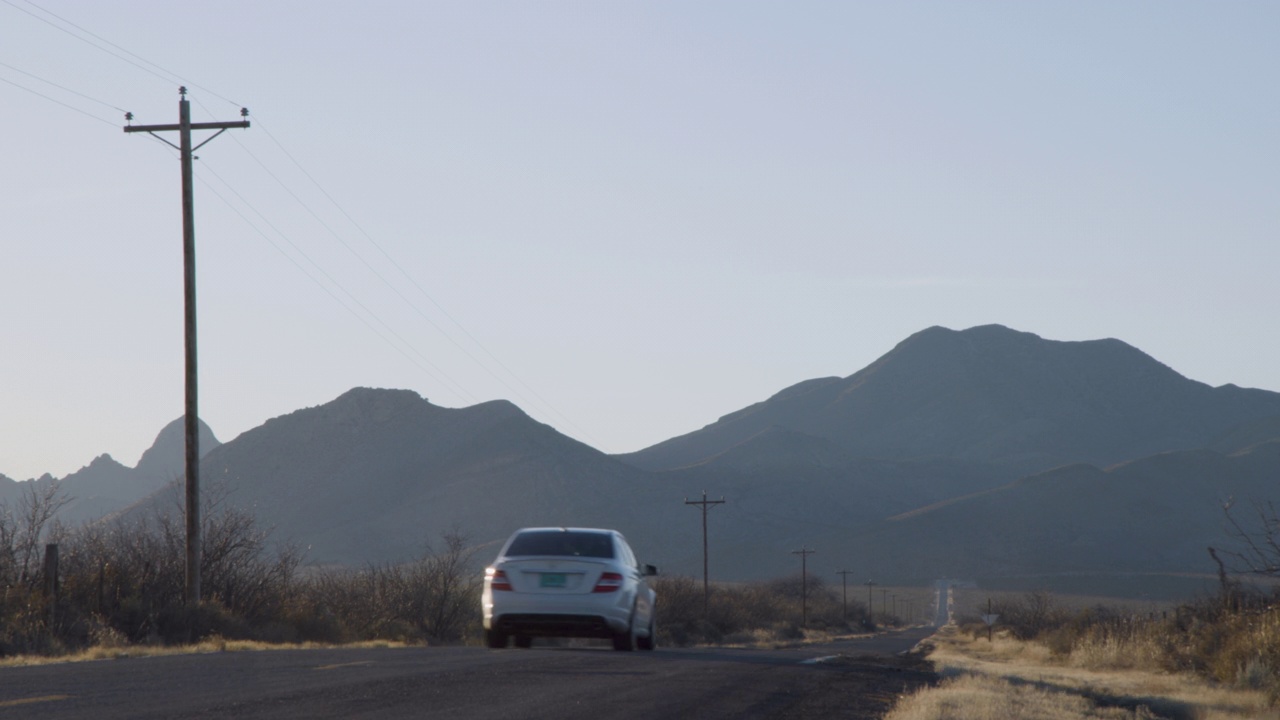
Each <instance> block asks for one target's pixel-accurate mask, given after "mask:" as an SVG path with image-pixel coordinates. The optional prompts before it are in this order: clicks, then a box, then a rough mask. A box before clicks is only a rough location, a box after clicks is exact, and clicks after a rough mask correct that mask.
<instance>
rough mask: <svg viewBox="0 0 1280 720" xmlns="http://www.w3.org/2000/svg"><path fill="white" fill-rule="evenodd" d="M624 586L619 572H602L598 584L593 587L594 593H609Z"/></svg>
mask: <svg viewBox="0 0 1280 720" xmlns="http://www.w3.org/2000/svg"><path fill="white" fill-rule="evenodd" d="M621 588H622V576H621V575H619V574H618V573H611V572H607V573H601V575H600V580H599V581H597V582H596V586H595V587H594V588H592V589H591V592H593V593H607V592H613V591H615V590H619V589H621Z"/></svg>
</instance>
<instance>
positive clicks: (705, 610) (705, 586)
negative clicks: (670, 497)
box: [684, 490, 724, 619]
mask: <svg viewBox="0 0 1280 720" xmlns="http://www.w3.org/2000/svg"><path fill="white" fill-rule="evenodd" d="M684 504H685V505H698V506H700V507H701V508H702V617H703V618H704V619H706V618H707V617H708V616H709V615H710V608H711V584H710V573H708V572H707V511H708V510H710V509H711V508H712V507H714V506H716V505H723V504H724V496H721V497H720V499H719V500H708V499H707V491H706V490H703V491H702V499H701V500H690V499H689V498H685V499H684Z"/></svg>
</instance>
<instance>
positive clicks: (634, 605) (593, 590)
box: [480, 528, 658, 650]
mask: <svg viewBox="0 0 1280 720" xmlns="http://www.w3.org/2000/svg"><path fill="white" fill-rule="evenodd" d="M657 574H658V571H657V569H656V568H654V567H653V566H652V565H640V564H639V563H638V562H636V557H635V554H634V553H633V552H632V551H631V547H630V546H629V545H627V541H626V539H625V538H623V537H622V534H621V533H619V532H617V531H616V530H601V529H595V528H525V529H523V530H517V531H516V533H515V534H514V535H512V536H511V538H510V539H509V540H507V542H506V544H505V545H503V546H502V551H501V552H499V553H498V558H497V559H496V560H494V561H493V564H492V565H490V566H489V567H487V568H485V571H484V594H483V595H482V596H481V600H480V603H481V607H482V609H483V611H484V635H485V643H486V644H487V645H488V646H489V647H491V648H501V647H506V645H507V640H508V639H510V638H514V639H515V644H516V647H522V648H527V647H529V646H530V645H531V644H532V642H533V638H534V637H587V638H607V639H609V640H612V641H613V647H614V649H615V650H633V649H636V648H639V649H641V650H652V649H654V647H656V646H657V629H658V625H657V612H656V609H655V603H656V597H655V596H654V592H653V589H652V588H650V587H649V583H648V581H647V579H648V578H649V577H650V576H653V575H657Z"/></svg>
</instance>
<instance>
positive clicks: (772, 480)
mask: <svg viewBox="0 0 1280 720" xmlns="http://www.w3.org/2000/svg"><path fill="white" fill-rule="evenodd" d="M174 427H175V426H174V425H171V426H169V427H168V428H166V429H165V431H163V432H162V433H161V436H160V438H158V439H157V443H156V446H155V447H153V448H152V450H149V451H148V453H147V454H146V455H144V457H143V459H142V461H140V462H139V464H138V466H137V467H135V468H132V469H130V468H125V467H124V466H121V465H120V464H119V463H116V462H115V461H113V460H111V459H110V458H109V457H107V456H103V457H100V458H98V459H96V460H95V461H94V462H93V463H91V464H90V465H89V466H88V467H86V468H84V469H82V470H81V471H79V472H78V473H76V474H73V475H72V476H69V477H68V478H65V479H64V481H63V486H64V488H67V489H68V490H69V492H71V494H73V495H77V496H82V497H83V499H79V500H77V501H76V504H75V505H71V506H68V510H71V509H73V508H76V507H77V506H78V510H77V512H79V513H80V515H79V516H77V517H76V518H68V519H87V518H90V517H95V516H101V515H105V514H107V513H110V512H117V511H120V510H121V509H122V508H123V507H124V505H126V504H128V503H129V502H131V501H137V502H136V503H135V504H133V506H132V507H131V508H130V509H129V510H128V511H127V512H128V513H140V512H150V511H153V510H155V509H156V508H157V507H160V506H161V505H163V504H164V503H166V502H167V503H169V504H172V500H171V499H166V498H165V496H164V494H163V493H159V494H150V495H147V494H146V493H148V492H151V491H154V490H156V489H157V488H158V487H159V486H160V485H163V484H164V483H165V482H166V481H169V480H172V479H173V478H176V477H177V476H178V475H179V474H180V472H181V457H182V455H181V424H180V423H177V425H176V427H177V429H176V430H174V429H173V428H174ZM175 432H176V439H175V438H174V437H173V434H174V433H175ZM209 438H210V442H208V443H207V444H205V443H202V448H204V447H208V448H209V449H208V451H207V453H206V454H205V455H204V456H203V461H202V466H201V467H202V478H203V482H204V483H205V488H206V491H207V492H209V493H216V496H217V497H218V498H219V500H218V502H222V503H230V504H233V505H237V506H240V507H245V508H248V509H251V510H252V511H253V512H254V513H255V514H256V515H257V516H258V518H259V520H260V521H261V522H262V523H263V524H264V525H266V526H268V527H271V528H273V529H274V534H275V535H274V536H275V537H276V538H277V539H279V540H282V541H283V540H291V541H294V542H297V543H299V544H300V545H302V546H304V547H306V548H307V549H308V550H307V552H308V555H307V557H308V560H309V561H310V562H314V563H353V564H359V563H366V562H390V561H397V560H402V559H406V558H408V557H411V556H413V555H414V554H416V553H418V552H421V551H422V549H423V548H424V547H426V546H427V545H428V544H429V543H432V542H436V541H438V540H439V538H440V536H441V534H442V533H444V532H449V531H455V530H456V531H458V532H461V533H463V534H465V535H466V536H467V537H469V538H470V540H471V541H472V542H473V543H475V544H477V545H482V546H489V547H492V546H493V545H496V544H497V543H499V542H501V541H502V540H503V539H505V538H506V536H507V535H509V534H510V532H511V531H512V530H514V529H515V528H517V527H521V526H528V525H552V526H559V525H585V526H605V527H616V528H618V529H620V530H622V531H623V533H624V534H626V535H627V536H628V538H629V539H630V540H631V541H632V544H633V546H635V547H636V548H637V549H638V550H639V552H640V553H641V554H642V555H643V556H644V558H643V561H645V562H651V563H654V564H657V565H659V566H660V567H662V568H663V569H664V570H666V571H668V572H676V573H688V574H695V573H696V572H700V570H701V561H702V556H701V549H702V547H701V518H700V513H699V512H698V510H697V509H696V508H695V507H691V506H689V505H686V504H685V501H686V500H693V499H697V498H700V497H701V493H702V491H704V490H705V491H707V492H708V493H709V496H710V497H712V498H715V499H719V498H720V497H722V496H723V497H724V499H725V500H726V502H725V503H724V504H723V505H720V506H716V507H715V508H713V509H712V510H711V511H710V512H709V514H708V526H709V533H710V547H711V552H710V562H711V567H712V573H713V575H714V576H717V577H720V578H722V579H732V580H745V579H755V578H763V577H772V576H778V575H782V574H788V573H792V572H795V571H796V570H797V568H795V567H793V565H795V564H796V563H795V562H794V561H795V557H794V556H793V555H792V554H791V551H793V550H798V549H801V548H809V549H816V550H817V551H818V554H817V555H815V556H814V557H812V558H810V560H809V567H810V568H811V569H813V571H814V572H820V573H826V574H830V573H831V572H834V571H835V570H846V569H847V570H853V571H854V572H855V573H857V574H858V575H865V576H866V577H868V578H873V579H877V581H898V582H902V581H912V580H925V579H931V578H935V577H964V578H974V579H979V580H981V581H984V582H987V583H990V584H993V585H995V584H999V583H1002V582H1003V583H1005V584H1017V582H1018V581H1024V582H1026V583H1034V584H1037V585H1039V586H1045V587H1052V586H1055V585H1057V586H1063V585H1069V584H1071V583H1073V582H1074V583H1076V584H1077V585H1079V584H1082V581H1081V580H1080V579H1081V578H1089V583H1090V589H1091V590H1093V591H1099V592H1108V591H1113V592H1131V593H1133V594H1149V595H1154V594H1155V592H1154V591H1153V590H1152V589H1151V588H1153V587H1154V583H1155V581H1154V580H1152V578H1157V577H1159V578H1166V579H1167V578H1170V577H1182V576H1212V574H1213V572H1214V571H1215V569H1216V568H1215V566H1214V565H1213V564H1212V561H1211V560H1210V558H1209V556H1208V553H1207V552H1206V547H1207V546H1209V545H1214V546H1219V547H1223V546H1229V545H1230V543H1231V538H1230V537H1228V536H1227V534H1226V533H1225V531H1224V527H1225V521H1224V515H1223V509H1222V507H1223V503H1224V502H1226V501H1228V500H1229V499H1232V498H1234V499H1237V500H1252V499H1262V500H1275V499H1280V498H1277V497H1276V496H1277V495H1280V485H1277V483H1276V482H1275V478H1276V477H1277V474H1278V471H1280V393H1274V392H1268V391H1263V390H1251V389H1243V388H1239V387H1235V386H1233V385H1226V386H1223V387H1217V388H1214V387H1210V386H1208V385H1205V384H1203V383H1199V382H1195V381H1193V380H1189V379H1187V378H1185V377H1183V376H1181V375H1180V374H1178V373H1177V372H1175V371H1174V370H1172V369H1170V368H1169V367H1167V366H1165V365H1163V364H1161V363H1159V362H1158V361H1156V360H1155V359H1153V358H1151V357H1150V356H1148V355H1146V354H1145V353H1143V352H1141V351H1140V350H1138V349H1136V348H1134V347H1132V346H1130V345H1127V344H1125V343H1123V342H1121V341H1119V340H1095V341H1085V342H1059V341H1051V340H1045V339H1042V338H1040V337H1038V336H1036V335H1033V334H1031V333H1025V332H1018V331H1015V330H1011V329H1008V328H1005V327H1001V326H995V325H989V326H982V327H975V328H970V329H968V330H963V331H954V330H949V329H945V328H940V327H934V328H929V329H926V330H923V331H921V332H919V333H916V334H914V335H912V336H911V337H909V338H907V339H906V340H904V341H903V342H901V343H899V344H898V345H897V347H895V348H893V349H892V350H890V351H889V352H888V353H886V354H885V355H884V356H882V357H881V358H879V359H878V360H876V361H875V362H874V363H872V364H871V365H869V366H867V367H866V368H864V369H862V370H860V371H858V372H856V373H854V374H852V375H850V376H848V377H844V378H839V377H832V378H819V379H813V380H807V381H804V382H801V383H798V384H796V385H793V386H791V387H789V388H785V389H783V390H781V391H780V392H778V393H776V394H774V395H773V396H772V397H770V398H768V399H765V400H762V401H761V402H758V403H756V404H754V405H751V406H749V407H746V408H743V409H741V410H738V411H736V412H732V413H729V414H727V415H725V416H723V417H721V418H720V419H719V420H717V421H715V422H713V423H711V424H709V425H707V426H706V427H704V428H702V429H700V430H697V431H695V432H692V433H688V434H686V435H682V436H679V437H675V438H672V439H670V440H667V441H665V442H662V443H658V444H657V445H654V446H652V447H649V448H646V449H644V450H641V451H639V452H635V453H629V454H623V455H612V456H611V455H607V454H604V453H601V452H599V451H597V450H595V449H594V448H591V447H589V446H587V445H585V444H583V443H580V442H578V441H576V440H573V439H571V438H569V437H567V436H565V435H563V434H561V433H559V432H558V431H556V430H555V429H554V428H552V427H550V426H548V425H545V424H542V423H539V422H536V421H534V420H533V419H531V418H530V417H529V416H527V415H526V414H525V413H524V412H523V411H521V410H520V409H519V408H518V407H516V406H515V405H512V404H511V403H508V402H505V401H494V402H487V403H481V404H478V405H475V406H471V407H466V408H456V409H454V408H443V407H439V406H436V405H433V404H431V403H430V402H428V401H427V400H424V399H423V398H421V397H420V396H418V395H417V394H416V393H413V392H411V391H407V390H378V389H368V388H357V389H353V390H351V391H349V392H347V393H344V394H343V395H341V396H340V397H338V398H336V399H334V400H333V401H331V402H328V403H326V404H324V405H320V406H318V407H312V408H306V409H302V410H298V411H296V412H293V413H290V414H288V415H284V416H281V417H278V418H274V419H272V420H269V421H267V422H266V423H264V424H263V425H261V426H259V427H257V428H254V429H252V430H249V431H247V432H245V433H243V434H242V435H240V436H239V437H237V438H235V439H233V440H231V441H229V442H227V443H225V444H221V445H218V444H217V441H216V440H213V439H212V433H209ZM162 440H163V442H162ZM175 443H176V445H177V447H176V454H175V452H174V444H175ZM91 479H95V480H94V482H92V483H91V482H90V480H91ZM50 480H51V479H49V478H45V479H42V481H46V482H47V481H50ZM37 482H40V481H37ZM7 485H18V484H17V483H12V482H11V481H10V482H9V483H8V484H7ZM7 485H6V483H3V482H0V499H3V498H4V497H5V493H11V492H12V490H11V489H8V488H7ZM64 512H65V511H64ZM1246 519H1247V518H1246ZM483 552H484V553H485V554H487V553H488V552H489V550H487V549H486V550H484V551H483ZM828 565H829V566H830V567H829V568H828V567H826V566H828ZM1144 587H1145V589H1144Z"/></svg>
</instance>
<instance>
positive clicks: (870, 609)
mask: <svg viewBox="0 0 1280 720" xmlns="http://www.w3.org/2000/svg"><path fill="white" fill-rule="evenodd" d="M875 586H876V583H873V582H871V581H870V580H868V581H867V619H868V620H870V621H871V626H872V627H875V625H876V609H875V607H874V606H873V605H872V604H871V588H873V587H875Z"/></svg>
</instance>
